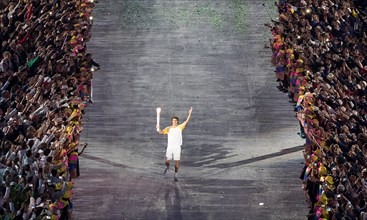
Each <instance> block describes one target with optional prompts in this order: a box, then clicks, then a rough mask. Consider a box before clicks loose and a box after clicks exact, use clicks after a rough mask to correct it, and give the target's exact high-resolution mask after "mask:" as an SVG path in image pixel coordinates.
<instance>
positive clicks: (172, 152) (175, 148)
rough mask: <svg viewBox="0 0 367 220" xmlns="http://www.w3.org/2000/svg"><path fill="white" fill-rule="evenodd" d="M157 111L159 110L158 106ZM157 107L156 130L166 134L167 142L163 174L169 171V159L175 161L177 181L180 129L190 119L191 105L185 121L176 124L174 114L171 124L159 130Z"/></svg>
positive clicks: (176, 118) (176, 178)
mask: <svg viewBox="0 0 367 220" xmlns="http://www.w3.org/2000/svg"><path fill="white" fill-rule="evenodd" d="M158 109H159V112H160V108H158ZM158 109H157V132H158V133H159V134H165V135H167V136H168V138H167V139H168V143H167V150H166V160H165V164H166V169H165V170H164V174H166V173H167V172H168V171H169V168H170V162H171V160H174V161H175V174H174V180H175V181H178V174H177V173H178V168H179V167H180V158H181V145H182V131H183V130H184V129H185V127H186V125H187V123H188V122H189V120H190V117H191V112H192V107H190V109H189V114H188V116H187V119H186V121H184V122H183V123H182V124H178V122H179V121H178V117H176V116H174V117H172V119H171V123H172V125H171V126H169V127H166V128H165V129H163V130H161V129H160V125H159V114H158Z"/></svg>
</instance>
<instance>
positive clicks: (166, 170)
mask: <svg viewBox="0 0 367 220" xmlns="http://www.w3.org/2000/svg"><path fill="white" fill-rule="evenodd" d="M168 171H169V166H166V169H165V170H164V172H163V174H164V175H166V174H167V172H168Z"/></svg>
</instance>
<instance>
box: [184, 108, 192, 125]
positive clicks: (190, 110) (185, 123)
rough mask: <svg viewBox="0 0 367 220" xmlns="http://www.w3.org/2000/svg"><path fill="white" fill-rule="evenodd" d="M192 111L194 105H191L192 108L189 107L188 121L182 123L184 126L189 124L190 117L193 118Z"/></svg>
mask: <svg viewBox="0 0 367 220" xmlns="http://www.w3.org/2000/svg"><path fill="white" fill-rule="evenodd" d="M191 112H192V107H190V109H189V115H188V116H187V119H186V121H184V122H183V123H182V125H183V126H186V125H187V123H189V121H190V118H191Z"/></svg>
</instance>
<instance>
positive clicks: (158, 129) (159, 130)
mask: <svg viewBox="0 0 367 220" xmlns="http://www.w3.org/2000/svg"><path fill="white" fill-rule="evenodd" d="M156 128H157V132H158V133H159V134H164V132H163V131H162V130H161V128H160V126H159V125H157V126H156Z"/></svg>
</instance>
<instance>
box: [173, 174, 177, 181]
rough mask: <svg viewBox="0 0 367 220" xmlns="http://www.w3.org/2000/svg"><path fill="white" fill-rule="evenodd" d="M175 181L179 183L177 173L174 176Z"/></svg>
mask: <svg viewBox="0 0 367 220" xmlns="http://www.w3.org/2000/svg"><path fill="white" fill-rule="evenodd" d="M173 179H174V180H175V182H177V181H178V176H177V173H175V175H174V177H173Z"/></svg>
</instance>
